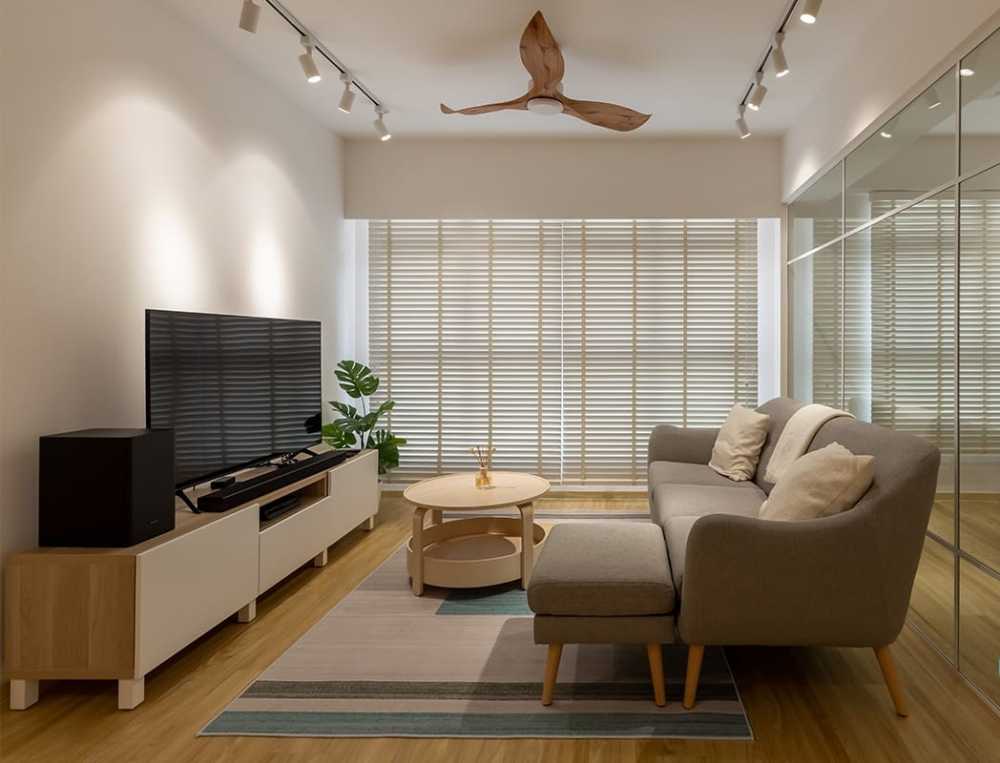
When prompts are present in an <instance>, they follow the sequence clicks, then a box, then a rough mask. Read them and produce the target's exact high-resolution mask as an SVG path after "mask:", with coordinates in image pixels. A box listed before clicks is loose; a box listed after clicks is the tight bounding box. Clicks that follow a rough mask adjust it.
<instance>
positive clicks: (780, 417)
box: [705, 397, 805, 493]
mask: <svg viewBox="0 0 1000 763" xmlns="http://www.w3.org/2000/svg"><path fill="white" fill-rule="evenodd" d="M803 405H805V403H800V402H799V401H798V400H792V399H790V398H787V397H776V398H774V400H768V401H767V402H766V403H764V405H762V406H760V407H759V408H758V409H757V410H758V411H760V412H761V413H766V414H767V415H768V416H770V417H771V423H770V427H769V428H768V431H767V439H766V440H764V447H763V449H761V451H760V461H758V462H757V474H756V475H755V476H754V481H755V482H756V483H757V486H758V487H759V488H760V489H761V490H763V491H764V492H765V493H770V492H771V488H772V487H774V483H773V482H768V481H767V480H765V479H764V475H765V474H767V465H768V464H769V463H770V462H771V456H772V455H773V454H774V446H775V445H777V444H778V438H779V437H781V433H782V432H783V431H784V429H785V424H787V423H788V420H789V419H790V418H791V417H792V414H793V413H795V412H796V411H797V410H798V409H799V408H801V407H802V406H803ZM705 463H708V462H707V461H706V462H705Z"/></svg>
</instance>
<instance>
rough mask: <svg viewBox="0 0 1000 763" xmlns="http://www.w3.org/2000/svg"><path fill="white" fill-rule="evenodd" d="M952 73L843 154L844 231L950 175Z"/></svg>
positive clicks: (952, 168) (953, 103)
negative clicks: (850, 150)
mask: <svg viewBox="0 0 1000 763" xmlns="http://www.w3.org/2000/svg"><path fill="white" fill-rule="evenodd" d="M955 108H956V98H955V71H954V69H952V70H950V71H949V72H947V73H946V74H945V75H943V76H942V77H941V78H940V79H938V80H937V82H935V83H934V84H933V85H931V86H930V87H929V88H927V90H925V91H924V92H923V93H922V94H921V95H920V96H918V97H917V98H915V99H914V100H913V101H911V102H910V103H909V105H907V106H906V108H905V109H903V110H902V111H901V112H899V113H898V114H897V115H896V116H894V117H893V118H892V119H890V120H889V121H888V122H886V123H885V124H884V125H882V127H881V128H880V129H879V130H878V131H877V132H875V133H874V134H873V135H872V136H871V137H870V138H868V140H866V141H865V142H864V143H862V144H861V145H860V146H859V147H858V148H857V149H855V150H854V151H853V152H851V154H850V155H849V156H848V157H847V164H846V167H845V170H844V171H845V175H846V177H845V181H846V185H847V196H846V212H847V230H849V231H850V230H852V229H854V228H856V227H857V226H859V225H863V224H864V223H866V222H868V221H869V220H873V219H875V218H877V217H880V216H881V215H884V214H886V213H887V212H891V211H892V210H893V209H894V208H895V207H898V206H899V205H901V204H904V203H906V202H908V201H911V200H912V199H914V198H916V197H918V196H920V195H921V194H923V193H926V192H927V191H930V190H931V189H933V188H937V187H938V186H940V185H942V184H943V183H947V182H948V181H950V180H952V179H953V178H954V177H955V130H956V127H955Z"/></svg>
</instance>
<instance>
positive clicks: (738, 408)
mask: <svg viewBox="0 0 1000 763" xmlns="http://www.w3.org/2000/svg"><path fill="white" fill-rule="evenodd" d="M770 421H771V417H770V416H768V415H767V414H766V413H757V411H754V410H751V409H750V408H744V407H743V406H742V405H740V404H739V403H737V404H736V405H734V406H733V407H732V410H730V411H729V415H728V416H727V417H726V423H725V424H723V425H722V429H720V430H719V436H718V437H716V438H715V445H714V446H713V447H712V460H711V461H709V462H708V465H709V466H710V467H712V468H713V469H715V471H717V472H718V473H719V474H721V475H722V476H723V477H729V479H731V480H736V481H737V482H742V481H744V480H748V479H750V478H751V477H753V475H754V472H756V471H757V461H758V460H759V459H760V451H761V448H763V447H764V440H766V439H767V426H768V424H769V423H770Z"/></svg>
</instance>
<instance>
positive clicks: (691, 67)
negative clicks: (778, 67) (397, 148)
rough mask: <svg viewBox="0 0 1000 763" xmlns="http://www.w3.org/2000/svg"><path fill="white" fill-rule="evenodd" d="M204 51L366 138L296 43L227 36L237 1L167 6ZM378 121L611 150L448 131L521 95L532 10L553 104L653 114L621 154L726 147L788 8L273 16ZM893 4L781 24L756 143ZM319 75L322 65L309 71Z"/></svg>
mask: <svg viewBox="0 0 1000 763" xmlns="http://www.w3.org/2000/svg"><path fill="white" fill-rule="evenodd" d="M169 2H170V3H171V4H172V5H174V6H176V7H177V8H178V10H179V11H180V12H181V13H183V14H184V15H185V16H187V17H188V18H189V19H191V20H192V21H193V22H194V23H195V24H196V25H198V26H200V27H202V28H204V29H205V30H206V31H207V32H208V33H209V35H210V36H211V38H212V39H213V40H215V41H216V43H217V44H219V45H222V46H224V47H225V48H227V49H228V50H230V51H231V53H232V54H233V55H235V56H236V57H238V58H239V59H240V60H242V61H243V62H245V63H246V65H247V66H249V67H251V68H253V69H254V70H257V71H258V72H260V73H261V74H262V76H264V77H265V78H267V79H268V80H270V81H272V82H273V83H275V84H276V85H277V86H278V87H280V88H281V89H283V90H284V91H285V92H286V93H288V94H289V96H290V97H292V98H294V99H295V100H296V101H298V102H300V103H302V104H303V105H304V106H305V107H306V108H307V109H309V110H311V111H312V112H313V113H315V114H317V115H318V116H319V117H320V118H321V119H322V120H323V121H324V122H325V123H326V124H328V125H329V126H330V127H331V128H332V129H333V130H334V131H335V132H337V133H338V134H341V135H344V136H349V137H362V138H369V137H373V131H372V127H371V120H372V118H373V115H372V112H371V110H370V106H369V105H368V104H367V102H366V101H365V100H364V99H363V98H362V97H361V96H360V95H359V97H358V99H357V102H356V104H355V109H354V113H353V114H351V115H344V114H341V113H340V112H338V111H337V109H336V102H337V99H338V98H339V96H340V91H341V87H342V86H341V85H340V83H339V82H338V81H337V77H336V72H335V71H334V70H332V69H329V68H324V75H325V76H324V80H323V81H322V82H321V83H319V84H318V85H309V84H307V83H306V82H305V79H304V78H303V76H302V74H301V71H300V70H299V68H298V63H297V61H296V56H297V55H298V54H299V53H300V52H301V49H300V47H299V44H298V39H297V38H296V36H295V34H294V33H293V32H292V30H291V29H290V28H289V27H287V26H286V25H285V24H284V22H282V21H281V20H280V19H279V18H278V17H277V16H276V15H275V14H274V13H273V12H272V11H271V10H270V9H269V8H267V7H265V8H264V9H263V11H262V15H261V24H260V30H259V31H258V33H257V34H256V35H250V34H247V33H246V32H243V31H241V30H240V29H239V28H238V27H237V20H238V17H239V12H240V2H241V0H212V1H211V2H205V1H204V0H169ZM285 2H286V5H287V6H288V7H289V8H290V10H291V11H292V12H293V13H294V14H296V15H297V16H298V17H299V18H300V19H301V20H302V21H303V22H304V23H305V24H307V25H308V26H309V27H310V28H311V29H312V31H313V32H314V33H315V34H316V35H317V37H318V38H319V39H321V40H322V41H323V42H324V43H325V44H326V45H327V47H328V48H330V50H332V51H333V52H334V54H335V55H337V56H338V57H339V58H340V59H341V60H342V61H344V62H345V63H346V64H347V65H348V66H350V67H351V68H352V70H353V71H354V72H355V73H356V75H357V77H358V78H359V79H361V81H362V82H364V83H365V84H366V85H367V86H368V87H369V88H371V90H372V91H374V92H375V93H376V95H377V96H378V97H379V98H380V99H381V100H382V101H383V102H384V103H385V104H386V106H387V107H388V109H389V111H390V115H389V116H388V117H387V121H388V123H389V126H390V127H391V129H392V131H393V133H394V135H396V136H398V137H433V136H465V135H467V136H473V137H506V136H514V135H518V136H528V135H530V136H535V137H554V136H573V137H605V136H607V137H612V136H617V135H618V134H617V133H614V132H612V131H609V130H602V129H600V128H597V127H593V126H591V125H588V124H586V123H583V122H580V121H579V120H576V119H573V118H571V117H565V116H557V117H544V116H539V115H535V114H530V113H527V112H520V111H518V112H501V113H497V114H489V115H484V116H476V117H468V116H460V115H454V116H446V115H444V114H441V113H440V111H439V109H438V104H439V103H440V102H442V101H443V102H445V103H447V104H448V105H450V106H452V107H454V108H461V107H465V106H471V105H478V104H481V103H489V102H493V101H499V100H506V99H509V98H513V97H516V96H518V95H520V94H521V93H523V92H524V91H525V90H526V89H527V83H528V75H527V72H525V70H524V69H523V68H522V66H521V62H520V58H519V53H518V42H519V40H520V36H521V32H522V31H523V29H524V26H525V25H526V24H527V22H528V20H529V19H530V18H531V15H532V14H533V13H534V12H535V11H536V10H538V9H539V8H540V9H541V10H542V11H543V13H544V14H545V17H546V19H547V21H548V23H549V26H550V27H551V29H552V31H553V34H554V35H555V37H556V39H557V40H558V41H559V44H560V46H561V47H562V50H563V55H564V56H565V59H566V76H565V78H564V91H565V93H566V94H567V95H569V96H570V97H573V98H579V99H586V100H606V101H612V102H615V103H619V104H622V105H625V106H629V107H631V108H634V109H637V110H640V111H645V112H651V113H652V115H653V116H652V118H651V119H650V120H649V122H647V123H646V125H645V126H643V127H641V128H639V129H638V130H637V131H635V132H634V133H631V134H629V135H628V137H629V138H631V139H635V138H650V137H667V136H679V135H732V134H733V133H734V127H733V120H734V119H735V116H736V113H735V111H736V104H737V103H738V101H739V99H740V98H741V96H742V94H743V91H744V90H745V87H746V84H747V82H748V81H749V78H750V76H751V74H752V72H753V70H754V68H755V67H756V66H757V64H758V63H759V59H760V57H761V55H762V53H763V52H764V49H765V46H766V45H767V42H768V38H769V36H770V34H771V32H772V31H773V29H774V27H775V25H776V24H777V23H778V20H779V18H780V16H781V15H782V13H783V12H784V10H785V9H786V8H787V0H617V1H616V2H608V1H607V0H531V2H527V1H526V0H396V1H395V2H393V0H341V1H340V2H336V3H333V2H330V0H285ZM887 4H898V5H900V6H901V7H903V6H905V4H906V0H827V2H826V3H824V5H823V9H822V13H821V15H820V18H819V21H818V22H817V23H816V24H815V25H813V26H811V27H810V26H807V25H804V24H802V23H801V22H799V21H798V19H797V15H793V21H792V22H791V24H790V27H789V29H788V30H787V38H786V43H785V50H786V54H787V56H788V59H789V62H790V65H791V67H792V73H791V74H790V75H789V76H787V77H785V78H783V79H781V80H775V78H774V77H773V75H772V74H771V72H770V71H768V74H767V76H766V79H765V83H766V84H767V85H768V87H769V88H770V93H769V94H768V97H767V100H766V102H765V108H764V109H762V110H761V112H760V113H758V114H752V113H750V112H748V120H749V121H750V122H751V127H752V128H753V129H754V131H755V133H756V134H758V135H760V134H767V133H771V134H780V133H782V132H783V131H784V130H785V129H787V128H788V127H789V126H790V125H791V124H793V122H794V120H795V118H796V116H797V115H798V114H799V113H801V111H802V110H804V109H805V108H806V107H807V106H808V105H809V103H810V102H811V100H812V99H813V98H815V97H817V95H818V93H820V92H821V91H822V86H823V83H825V82H827V81H829V80H830V79H831V78H832V77H834V76H836V74H837V70H838V68H839V67H842V66H844V65H845V64H846V63H847V62H849V61H853V63H855V64H857V63H858V62H857V60H855V59H856V57H857V55H858V54H859V51H857V50H855V48H856V47H858V42H859V40H860V37H861V34H862V32H863V31H864V30H865V28H866V19H868V18H874V17H877V16H878V15H881V13H882V12H883V11H884V9H885V6H886V5H887ZM321 66H325V64H321Z"/></svg>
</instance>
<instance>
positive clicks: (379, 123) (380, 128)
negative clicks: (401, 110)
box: [372, 106, 392, 143]
mask: <svg viewBox="0 0 1000 763" xmlns="http://www.w3.org/2000/svg"><path fill="white" fill-rule="evenodd" d="M375 114H376V115H377V116H376V118H375V121H374V122H372V124H373V125H375V134H376V135H378V139H379V140H380V141H382V142H383V143H385V142H386V141H387V140H389V139H390V138H391V137H392V133H391V132H389V128H388V127H386V126H385V120H384V119H382V117H383V116H385V109H383V108H382V107H381V106H376V107H375Z"/></svg>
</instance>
